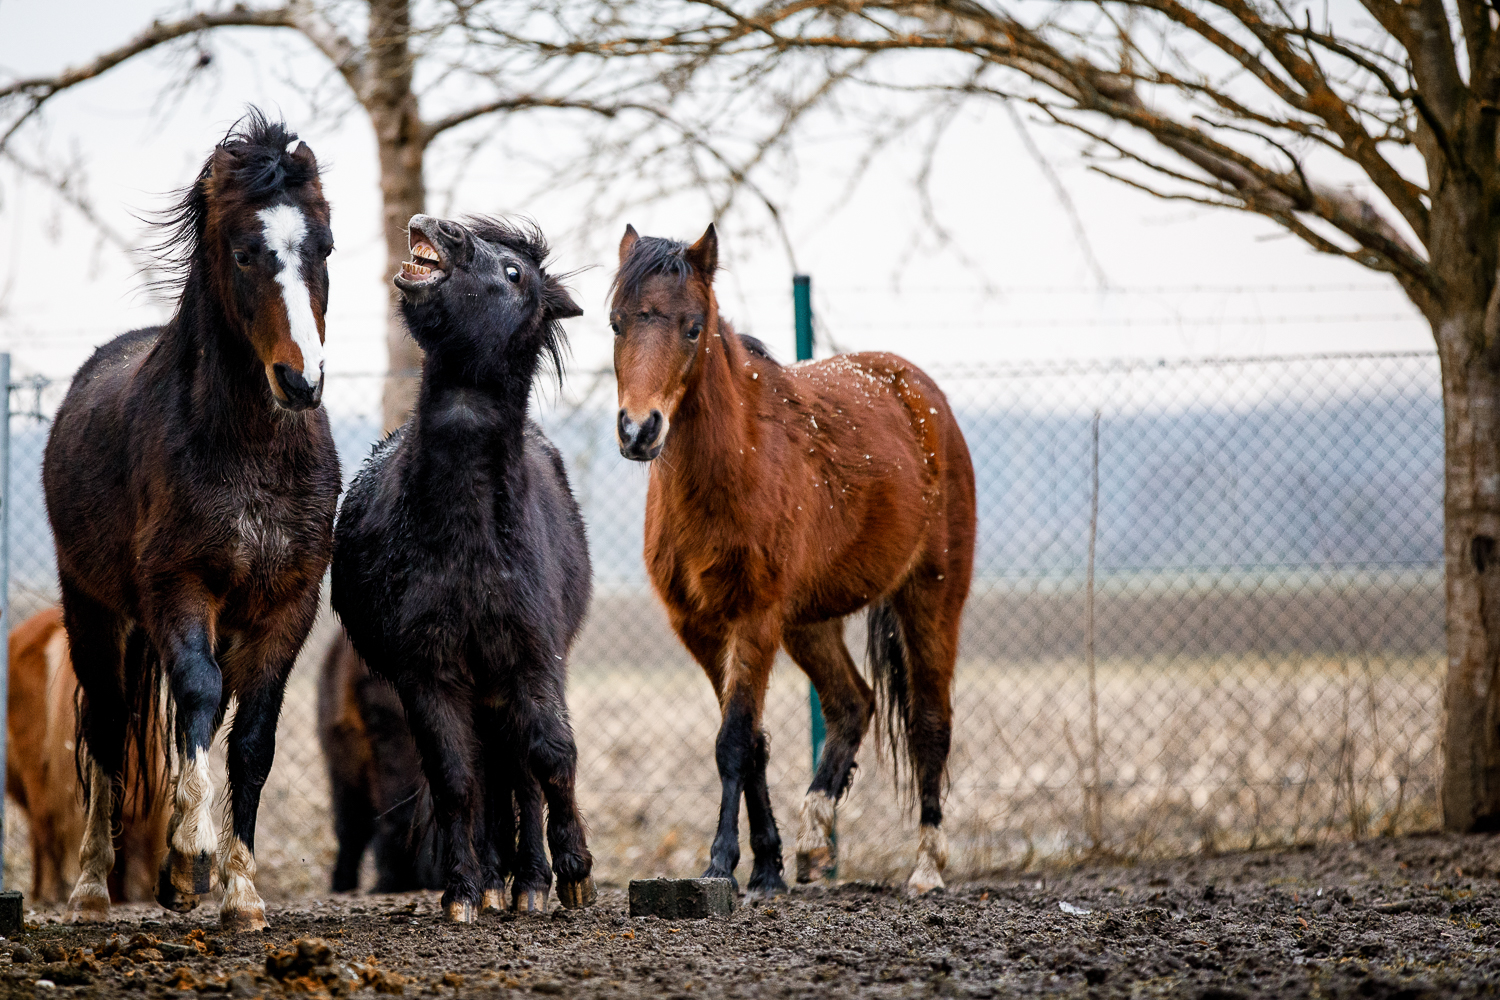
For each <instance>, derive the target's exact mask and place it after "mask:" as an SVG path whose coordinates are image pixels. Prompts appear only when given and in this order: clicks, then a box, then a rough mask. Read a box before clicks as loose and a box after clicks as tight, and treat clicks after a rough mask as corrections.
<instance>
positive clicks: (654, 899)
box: [630, 878, 735, 920]
mask: <svg viewBox="0 0 1500 1000" xmlns="http://www.w3.org/2000/svg"><path fill="white" fill-rule="evenodd" d="M734 904H735V898H734V883H733V882H731V881H729V879H727V878H637V879H631V880H630V915H631V916H632V917H660V918H661V919H663V920H693V919H697V918H700V917H727V916H729V915H730V914H731V913H733V912H734Z"/></svg>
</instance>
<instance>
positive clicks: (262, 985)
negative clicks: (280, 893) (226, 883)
mask: <svg viewBox="0 0 1500 1000" xmlns="http://www.w3.org/2000/svg"><path fill="white" fill-rule="evenodd" d="M1497 875H1500V838H1496V837H1488V836H1484V837H1444V836H1412V837H1404V838H1396V839H1377V840H1370V841H1365V842H1363V843H1359V844H1352V845H1341V846H1329V847H1321V848H1316V849H1304V850H1294V851H1274V852H1272V851H1264V852H1250V853H1243V854H1233V855H1224V856H1220V857H1217V858H1203V857H1197V858H1189V859H1183V860H1179V861H1174V862H1161V863H1154V864H1146V865H1139V866H1134V867H1111V866H1102V865H1086V866H1081V867H1076V868H1072V869H1068V870H1065V871H1064V870H1055V871H1050V872H1049V871H1033V872H1024V873H1016V874H1014V875H1011V876H1007V877H997V878H993V879H990V880H987V881H983V882H973V883H966V884H963V885H956V886H954V887H952V888H950V890H949V891H948V892H946V893H941V894H936V895H934V896H932V897H928V898H925V899H922V900H919V901H911V900H907V899H905V898H904V897H903V896H902V895H901V894H899V893H898V892H896V891H894V890H893V889H892V888H890V887H889V886H885V885H880V884H873V883H851V884H845V885H841V886H838V887H836V888H831V889H811V890H807V889H803V890H798V891H795V892H794V893H793V894H792V895H790V896H788V897H783V898H779V899H776V900H774V901H772V902H771V903H769V904H767V903H760V904H756V905H749V906H742V907H740V909H738V910H737V911H736V912H735V913H734V915H733V916H731V917H729V918H727V919H722V920H696V921H695V920H688V921H680V922H664V921H660V920H656V919H653V918H635V919H633V918H631V917H629V916H627V912H626V905H625V894H624V892H623V891H622V890H621V888H620V887H614V888H609V889H606V890H605V891H603V892H601V894H600V900H599V903H598V905H597V906H595V907H594V908H593V909H591V910H587V911H584V912H581V913H565V912H558V911H555V910H554V911H553V912H552V913H550V914H549V915H548V916H547V917H537V918H529V919H502V918H500V917H498V916H493V915H492V916H489V917H486V918H485V919H484V920H483V921H481V922H480V923H479V924H478V925H476V926H472V927H452V926H448V925H445V924H443V923H441V922H440V921H439V919H438V915H437V905H436V904H437V900H436V896H435V895H433V894H420V895H414V896H395V897H368V896H365V897H360V896H345V897H339V898H332V899H325V900H320V901H309V902H301V903H290V904H283V905H274V906H273V907H272V908H271V912H270V918H271V920H272V924H273V926H272V929H271V930H270V931H269V932H267V933H265V934H263V935H253V936H246V937H241V938H220V937H218V935H217V933H216V930H215V928H214V926H213V923H212V910H210V911H209V912H207V913H204V914H202V915H201V916H200V915H197V914H193V915H189V916H188V917H184V918H176V917H174V918H170V919H168V915H167V914H165V913H163V912H162V911H159V910H155V909H153V908H149V907H143V906H137V907H131V908H128V910H129V912H128V914H126V913H124V912H122V913H121V916H122V917H123V918H125V919H121V920H120V921H119V922H118V923H116V924H114V925H106V926H102V927H92V928H87V929H76V928H73V927H69V926H67V925H63V924H60V923H57V922H56V920H57V918H56V915H55V914H54V913H51V912H46V911H44V912H33V913H32V914H31V916H30V920H32V921H36V922H35V923H31V924H29V925H28V929H27V931H26V932H25V934H24V935H23V936H22V938H21V940H20V941H19V942H6V943H5V944H4V946H3V951H6V952H9V951H12V949H14V954H12V955H11V956H10V957H5V956H4V955H3V954H0V989H3V991H4V992H5V994H6V995H11V996H26V997H37V996H50V997H62V996H78V997H96V996H97V997H113V996H121V995H124V996H131V995H135V996H141V995H144V996H147V997H160V996H169V995H170V996H180V997H184V998H186V997H189V996H192V995H193V994H194V993H195V992H201V993H225V992H227V993H228V994H229V995H230V996H231V997H234V998H248V997H255V996H265V997H276V996H281V995H283V994H285V993H293V994H295V993H299V992H310V993H323V992H327V993H333V994H342V993H348V992H362V993H364V995H370V996H373V995H374V992H382V993H387V994H389V993H393V992H400V993H404V994H406V995H412V994H423V993H433V994H440V995H445V996H456V997H462V996H506V995H511V994H512V991H521V992H528V991H529V992H532V993H539V994H543V995H548V994H551V995H563V996H579V997H596V996H597V997H614V996H669V997H692V996H710V995H712V996H718V995H723V996H747V997H772V996H777V997H781V996H801V995H807V996H817V997H841V996H860V997H868V996H888V997H907V996H913V997H915V996H923V997H926V996H960V997H961V996H974V997H994V996H1033V995H1048V996H1052V995H1057V996H1087V997H1125V996H1130V997H1138V996H1168V997H1191V998H1195V1000H1198V998H1218V1000H1228V998H1231V997H1242V996H1243V997H1250V996H1275V997H1312V996H1317V997H1351V998H1353V997H1391V998H1395V997H1403V998H1411V1000H1415V998H1418V997H1426V996H1431V997H1438V996H1454V995H1470V994H1475V993H1484V992H1495V991H1496V990H1497V989H1500V951H1497V949H1496V944H1497V943H1500V927H1497V926H1496V922H1495V921H1496V917H1497V916H1500V885H1497ZM1064 904H1065V905H1066V908H1065V907H1064ZM137 935H144V937H137ZM313 938H316V939H321V940H322V941H323V942H326V947H327V949H329V950H328V951H324V950H323V946H322V945H320V944H319V943H317V942H314V941H309V940H308V939H313ZM299 939H300V940H301V941H302V942H303V943H302V947H301V951H300V953H299V951H298V948H297V942H298V941H299ZM111 941H114V942H115V943H114V944H113V945H111V944H110V943H109V942H111ZM119 948H123V951H124V954H123V955H122V954H121V953H119V952H118V951H116V949H119ZM23 949H24V950H23ZM83 949H89V951H83ZM111 952H114V953H113V954H110V953H111ZM44 979H45V980H47V981H48V982H50V983H52V984H53V986H52V987H47V986H43V985H41V981H42V980H44Z"/></svg>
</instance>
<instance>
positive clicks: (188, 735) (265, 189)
mask: <svg viewBox="0 0 1500 1000" xmlns="http://www.w3.org/2000/svg"><path fill="white" fill-rule="evenodd" d="M328 220H329V210H328V202H327V201H326V200H325V199H324V197H323V191H322V186H321V184H320V182H319V176H318V164H317V160H316V159H315V158H314V156H313V154H312V150H310V149H309V148H308V147H307V145H306V143H302V142H299V141H298V140H297V137H296V136H295V135H294V134H292V133H291V132H289V131H288V130H287V129H286V127H285V126H284V125H282V124H280V123H276V122H271V121H268V120H267V119H266V118H265V117H264V116H263V115H261V114H260V113H259V112H258V111H254V110H252V111H251V113H250V114H249V115H248V116H247V118H246V119H245V120H244V121H243V122H242V123H241V124H240V125H239V126H237V127H236V128H235V129H234V130H232V131H231V132H230V133H229V134H228V135H227V136H226V137H225V139H224V141H223V142H222V143H220V144H219V146H218V147H217V148H216V149H215V150H214V151H213V153H212V154H211V155H210V156H209V158H208V161H207V162H206V163H205V164H204V166H203V169H202V170H201V172H200V173H199V174H198V177H197V179H196V181H194V183H193V184H192V186H191V187H189V188H188V189H187V190H186V192H185V193H184V196H183V199H182V201H181V202H180V203H179V204H178V206H177V207H176V208H175V209H174V210H173V212H172V213H171V215H170V216H169V218H168V221H167V225H168V228H167V231H166V242H165V247H164V248H165V249H166V250H167V251H168V252H170V253H172V254H173V255H174V256H175V262H176V263H177V264H178V265H179V273H180V275H181V279H182V280H181V292H180V298H179V300H178V303H177V308H176V312H175V313H174V315H173V316H172V319H171V320H170V321H168V323H167V324H166V325H165V326H162V327H156V328H150V329H145V330H137V331H134V332H132V333H127V334H124V335H122V336H120V337H117V338H116V339H114V340H113V341H110V342H109V343H108V344H105V345H104V346H103V347H101V348H99V350H98V351H96V352H95V353H94V355H93V357H91V358H90V359H89V360H88V361H87V362H86V363H85V364H84V366H83V367H82V368H80V369H79V371H78V374H77V375H75V376H74V378H73V383H72V385H71V386H70V387H69V389H68V394H67V396H66V398H65V399H64V400H63V403H62V406H61V408H60V409H59V410H58V412H57V417H56V420H55V421H54V423H53V425H52V431H51V434H50V435H49V437H48V439H47V450H46V454H45V457H44V459H43V465H42V483H43V487H44V491H45V494H46V500H47V516H48V519H49V520H50V521H51V524H52V532H53V535H54V537H55V539H56V543H57V565H58V577H59V583H60V585H61V593H62V606H63V620H64V623H65V624H66V626H67V631H68V642H69V646H70V649H71V651H72V656H73V668H74V671H75V672H76V673H77V675H78V682H79V684H80V686H81V687H82V688H83V696H82V698H81V700H80V708H79V714H80V720H79V729H80V733H81V735H82V738H83V744H84V749H85V750H86V751H87V772H86V774H87V779H88V780H87V789H88V806H87V823H86V830H85V834H84V839H83V847H82V850H81V868H82V871H81V873H80V874H79V878H78V884H77V886H76V887H75V888H74V890H73V894H72V896H71V898H70V899H69V902H68V910H69V915H70V917H71V918H72V919H74V920H97V919H105V918H107V916H108V913H109V893H108V890H107V888H106V882H105V880H106V877H107V875H108V873H109V870H110V868H111V866H112V863H113V853H114V852H113V847H112V843H111V837H110V820H111V816H112V815H113V814H114V812H115V802H116V801H117V799H118V797H119V796H120V795H121V794H123V791H124V784H123V776H124V770H125V765H126V760H127V756H128V753H129V752H135V753H137V754H138V755H139V756H140V757H141V758H142V759H144V757H145V755H146V754H147V753H148V751H149V748H151V747H153V746H154V747H159V748H161V749H160V750H159V751H158V752H159V753H160V752H164V751H166V750H168V749H175V754H174V755H173V756H174V758H175V764H176V767H175V773H174V777H173V785H174V787H173V812H172V817H171V820H170V823H169V833H168V849H167V852H166V856H165V858H164V859H163V862H162V866H161V871H160V875H159V878H158V884H157V893H156V895H157V901H158V902H160V903H161V904H162V905H163V906H165V907H167V908H168V909H171V910H175V911H177V912H186V911H188V910H190V909H192V908H193V907H195V906H196V905H197V903H198V899H199V897H200V896H201V895H203V894H205V893H207V892H209V891H210V889H211V888H212V883H213V879H214V875H215V874H217V876H218V881H219V884H220V886H221V888H222V889H223V898H222V901H221V903H220V908H219V920H220V923H221V925H222V926H224V927H225V928H226V929H229V930H234V931H242V930H259V929H261V928H264V927H265V926H266V919H265V904H264V903H263V902H262V900H261V897H260V894H259V893H258V892H257V891H256V889H255V884H254V877H255V855H254V849H255V818H256V812H257V811H258V809H259V805H260V794H261V788H262V787H263V786H264V784H265V781H266V777H267V775H268V774H269V773H270V769H271V763H272V759H273V757H274V756H275V749H276V721H277V717H278V715H279V714H280V711H281V702H282V697H283V694H284V692H285V689H286V681H287V675H288V674H289V673H290V671H291V669H292V664H293V662H294V661H295V660H296V657H297V652H298V650H300V649H301V648H302V643H303V641H304V640H305V639H306V638H307V632H308V630H309V629H310V628H311V626H312V623H313V618H314V616H315V615H316V614H317V610H318V592H319V588H320V587H321V585H322V580H323V573H324V571H325V570H326V569H327V567H328V562H329V559H330V557H331V555H332V550H333V517H334V510H335V506H336V503H337V500H338V493H339V485H340V480H339V464H338V455H337V453H336V452H335V451H334V445H333V438H332V436H331V435H330V434H329V429H328V417H327V414H326V413H324V412H323V410H322V409H321V407H320V406H319V402H320V400H321V397H322V391H323V374H322V353H323V313H324V309H325V307H326V305H327V301H328V268H327V263H326V257H327V256H328V254H329V253H330V252H331V251H332V249H333V238H332V234H331V232H330V230H329V222H328ZM163 684H165V687H166V689H167V693H168V696H169V697H170V703H169V704H170V709H171V712H170V717H171V718H173V719H175V731H174V732H173V733H172V737H173V738H172V739H170V740H169V739H168V738H167V734H165V733H158V732H157V730H159V729H161V728H162V726H161V724H160V720H161V719H163V718H164V717H167V714H168V713H165V712H163V711H161V709H160V707H159V698H160V695H159V692H160V690H161V689H162V687H163ZM231 699H233V700H234V703H235V711H234V721H233V724H232V726H231V727H230V731H229V739H228V779H229V806H228V809H227V813H228V815H227V817H226V822H225V830H224V835H223V837H222V840H221V838H220V835H219V832H218V829H217V827H218V824H217V823H216V821H215V816H214V809H213V799H214V789H213V782H212V778H211V776H210V773H209V764H208V748H209V744H210V742H211V741H212V739H213V738H214V734H215V733H216V732H217V731H218V730H219V728H220V727H221V725H222V724H223V721H224V718H225V716H226V714H227V712H228V709H229V704H230V700H231ZM127 748H131V749H130V750H129V751H128V750H127ZM150 775H151V771H150V769H143V777H144V778H145V779H149V777H150ZM146 791H147V793H148V794H149V792H150V789H149V788H148V789H147V790H146ZM221 845H222V846H221ZM216 866H217V873H216V871H215V868H216Z"/></svg>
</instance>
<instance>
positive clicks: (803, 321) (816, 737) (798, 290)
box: [792, 274, 828, 772]
mask: <svg viewBox="0 0 1500 1000" xmlns="http://www.w3.org/2000/svg"><path fill="white" fill-rule="evenodd" d="M792 311H793V313H794V314H795V316H796V321H797V360H798V361H811V360H812V345H813V333H812V279H811V278H809V277H808V276H807V275H805V274H794V275H792ZM807 701H808V704H809V705H810V706H811V709H812V712H811V714H812V766H813V771H814V772H816V771H817V770H818V761H820V760H822V758H823V743H824V742H825V741H826V740H827V739H828V728H827V726H825V725H824V723H823V705H822V703H820V702H819V701H818V689H817V688H815V687H813V686H812V685H811V684H809V685H808V686H807Z"/></svg>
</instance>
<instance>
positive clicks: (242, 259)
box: [234, 250, 250, 267]
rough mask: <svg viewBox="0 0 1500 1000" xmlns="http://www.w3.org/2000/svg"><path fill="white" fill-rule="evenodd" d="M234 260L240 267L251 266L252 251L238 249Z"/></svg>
mask: <svg viewBox="0 0 1500 1000" xmlns="http://www.w3.org/2000/svg"><path fill="white" fill-rule="evenodd" d="M234 262H235V263H236V264H238V265H239V266H240V267H249V266H250V251H248V250H236V251H235V252H234Z"/></svg>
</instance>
